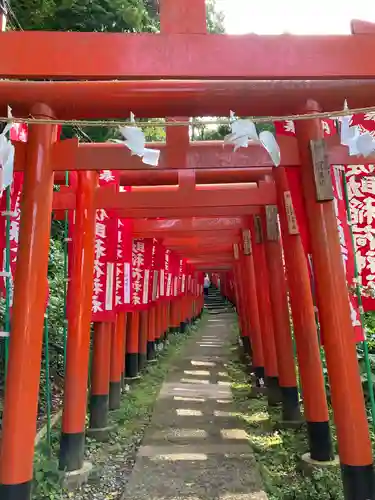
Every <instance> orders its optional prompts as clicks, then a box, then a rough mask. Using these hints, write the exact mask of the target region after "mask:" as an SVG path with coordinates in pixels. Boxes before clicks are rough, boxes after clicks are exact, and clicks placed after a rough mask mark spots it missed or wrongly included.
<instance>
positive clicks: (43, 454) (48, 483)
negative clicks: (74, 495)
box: [33, 447, 61, 500]
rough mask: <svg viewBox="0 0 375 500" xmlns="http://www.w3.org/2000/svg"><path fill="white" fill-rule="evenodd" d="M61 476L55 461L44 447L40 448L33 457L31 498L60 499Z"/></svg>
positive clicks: (40, 499)
mask: <svg viewBox="0 0 375 500" xmlns="http://www.w3.org/2000/svg"><path fill="white" fill-rule="evenodd" d="M60 492H61V476H60V474H59V470H58V463H57V460H55V459H54V458H52V457H51V456H50V453H49V450H48V449H47V448H46V447H41V448H40V449H38V451H37V452H36V453H35V455H34V485H33V498H35V499H38V500H55V499H56V500H57V499H58V498H60Z"/></svg>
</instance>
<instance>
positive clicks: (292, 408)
mask: <svg viewBox="0 0 375 500" xmlns="http://www.w3.org/2000/svg"><path fill="white" fill-rule="evenodd" d="M316 110H317V109H316V108H315V107H314V106H312V107H310V108H309V111H316ZM296 133H297V139H298V144H299V149H300V155H301V169H302V185H301V190H302V192H303V196H304V201H305V209H306V214H307V220H308V231H309V234H310V239H311V246H312V260H313V267H314V279H315V281H316V302H317V307H318V310H319V322H320V329H321V333H322V337H323V344H324V351H325V357H326V362H327V369H328V377H329V383H330V390H331V402H332V408H333V415H334V423H335V426H336V433H337V442H338V456H339V461H340V465H341V471H342V478H343V486H344V494H345V499H346V500H368V499H374V498H375V493H374V475H373V458H372V446H371V441H370V436H369V429H368V422H367V417H366V409H365V400H364V395H363V391H362V384H361V379H360V374H359V368H358V361H357V355H356V345H355V341H354V332H353V326H352V322H351V316H350V307H349V301H348V289H347V285H346V279H345V274H344V267H343V264H342V257H341V250H340V244H339V236H338V230H337V221H336V215H335V211H334V206H333V202H332V201H324V202H319V201H317V198H316V188H315V178H314V169H313V164H312V158H311V152H310V141H311V140H316V139H320V138H321V136H322V128H321V124H320V122H319V120H309V121H301V122H297V124H296ZM270 180H272V181H273V182H274V183H275V186H276V190H277V209H278V217H279V227H280V229H281V238H280V237H277V238H275V237H272V235H271V236H270V232H271V233H272V228H269V227H268V225H267V214H266V211H267V210H269V209H270V207H268V208H266V209H265V211H264V212H263V213H262V214H261V215H260V216H259V217H258V216H254V219H252V220H251V221H249V223H248V225H247V227H246V228H245V230H244V232H243V235H244V241H243V245H242V247H243V248H242V251H240V252H238V253H237V258H238V260H237V261H236V264H235V284H236V285H235V289H236V302H237V309H238V312H239V322H240V330H241V335H242V340H243V345H244V349H245V351H246V353H247V354H248V355H249V356H251V359H252V365H253V366H252V367H253V372H254V373H255V376H256V377H255V380H256V386H257V387H259V386H261V385H262V384H263V381H264V383H265V385H266V387H267V390H266V392H267V393H268V402H269V404H270V405H275V404H277V403H280V402H281V403H282V421H283V422H282V423H283V425H286V426H294V425H298V424H300V421H301V416H300V408H299V395H298V390H297V377H296V371H295V364H294V349H293V341H292V336H291V328H290V317H289V316H290V314H289V306H290V310H291V315H292V320H293V328H294V330H293V332H294V338H295V343H296V351H297V360H298V367H299V377H300V382H301V393H302V397H303V408H304V417H305V420H306V425H307V436H308V443H309V454H308V455H307V456H306V457H305V459H306V460H308V461H309V462H312V463H315V464H316V465H319V466H323V465H327V466H328V465H329V464H334V463H335V460H334V454H333V449H332V441H331V432H330V424H329V410H328V404H327V397H326V392H325V384H324V377H323V370H322V363H321V356H320V342H319V337H318V332H317V326H316V315H315V308H314V303H313V296H312V290H311V284H310V277H309V271H308V263H307V259H306V256H305V252H304V249H303V245H302V241H301V236H300V234H299V231H298V230H297V231H296V230H291V227H290V224H291V218H290V215H291V214H290V209H291V207H290V204H289V203H288V193H289V188H288V180H287V176H286V172H285V169H284V168H282V167H278V168H275V169H274V172H273V179H270ZM289 194H290V193H289ZM288 212H289V217H288ZM292 222H293V221H292ZM294 229H295V228H294ZM247 230H249V232H250V233H251V248H250V249H249V242H247V241H246V239H247V237H246V231H247ZM254 390H255V391H257V390H258V391H259V389H256V388H254Z"/></svg>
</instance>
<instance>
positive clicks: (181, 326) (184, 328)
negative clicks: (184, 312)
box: [180, 321, 187, 333]
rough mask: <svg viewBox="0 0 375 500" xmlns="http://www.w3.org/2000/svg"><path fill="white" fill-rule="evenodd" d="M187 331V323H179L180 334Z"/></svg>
mask: <svg viewBox="0 0 375 500" xmlns="http://www.w3.org/2000/svg"><path fill="white" fill-rule="evenodd" d="M186 331H187V322H186V321H181V323H180V332H181V333H186Z"/></svg>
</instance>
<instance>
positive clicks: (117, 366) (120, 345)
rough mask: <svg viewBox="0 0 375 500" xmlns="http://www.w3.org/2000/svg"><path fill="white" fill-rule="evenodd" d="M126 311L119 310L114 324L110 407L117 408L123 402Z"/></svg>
mask: <svg viewBox="0 0 375 500" xmlns="http://www.w3.org/2000/svg"><path fill="white" fill-rule="evenodd" d="M125 321H126V313H124V312H119V313H117V315H116V322H115V323H114V324H113V325H112V340H111V372H110V380H109V409H110V410H117V409H118V408H120V404H121V384H122V374H123V362H124V341H125Z"/></svg>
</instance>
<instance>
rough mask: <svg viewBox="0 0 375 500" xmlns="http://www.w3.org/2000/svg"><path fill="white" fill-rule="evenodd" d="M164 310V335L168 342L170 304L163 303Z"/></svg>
mask: <svg viewBox="0 0 375 500" xmlns="http://www.w3.org/2000/svg"><path fill="white" fill-rule="evenodd" d="M162 308H163V333H164V339H165V340H166V341H168V333H169V304H168V303H167V302H165V303H162Z"/></svg>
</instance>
